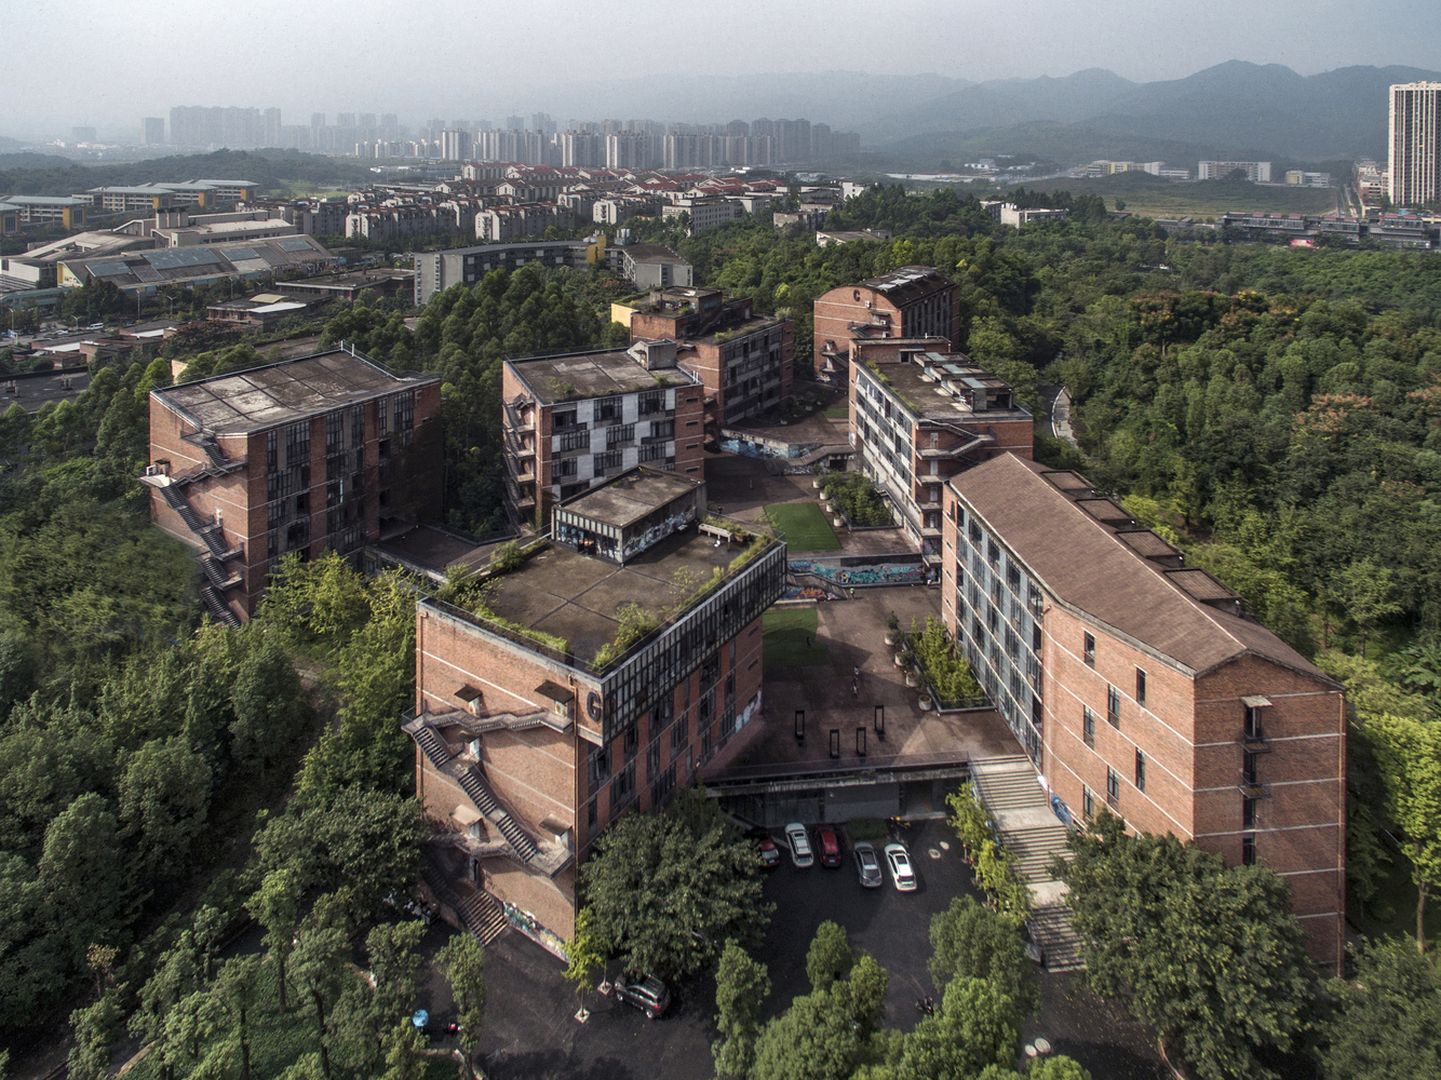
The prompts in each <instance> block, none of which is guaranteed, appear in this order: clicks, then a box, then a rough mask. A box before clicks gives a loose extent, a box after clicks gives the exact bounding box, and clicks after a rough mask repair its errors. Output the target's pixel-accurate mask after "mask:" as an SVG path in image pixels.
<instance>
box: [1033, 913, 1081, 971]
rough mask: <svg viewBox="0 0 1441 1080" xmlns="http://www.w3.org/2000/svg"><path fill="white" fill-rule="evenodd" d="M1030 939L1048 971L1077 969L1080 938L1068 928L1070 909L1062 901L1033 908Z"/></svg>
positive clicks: (1078, 969) (1069, 925)
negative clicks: (1037, 947)
mask: <svg viewBox="0 0 1441 1080" xmlns="http://www.w3.org/2000/svg"><path fill="white" fill-rule="evenodd" d="M1027 926H1028V927H1029V928H1030V931H1031V940H1032V941H1034V942H1035V943H1036V944H1037V945H1038V946H1040V949H1041V952H1042V954H1043V955H1044V961H1045V965H1046V970H1047V971H1080V970H1082V969H1084V968H1085V966H1086V964H1085V961H1084V960H1083V959H1082V958H1081V938H1080V935H1079V934H1077V933H1076V931H1075V930H1074V929H1072V927H1071V910H1070V908H1068V907H1066V906H1065V905H1064V904H1056V905H1052V906H1048V907H1041V908H1036V909H1035V910H1034V911H1032V912H1031V918H1030V920H1029V921H1028V922H1027Z"/></svg>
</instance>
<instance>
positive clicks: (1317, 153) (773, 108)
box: [545, 60, 1441, 168]
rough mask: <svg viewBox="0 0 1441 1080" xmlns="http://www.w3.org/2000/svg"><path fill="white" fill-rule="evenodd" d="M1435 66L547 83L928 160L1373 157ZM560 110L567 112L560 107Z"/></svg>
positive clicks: (582, 99) (569, 106)
mask: <svg viewBox="0 0 1441 1080" xmlns="http://www.w3.org/2000/svg"><path fill="white" fill-rule="evenodd" d="M1416 79H1441V72H1435V71H1426V70H1423V69H1421V68H1412V67H1345V68H1337V69H1336V70H1334V71H1327V72H1323V73H1321V74H1319V75H1298V74H1296V72H1294V71H1292V70H1291V69H1290V68H1288V67H1283V66H1282V65H1280V64H1252V63H1248V62H1245V61H1241V60H1231V61H1228V62H1226V63H1224V64H1218V65H1216V66H1215V67H1210V68H1207V69H1205V70H1204V71H1198V72H1196V73H1195V74H1193V75H1188V76H1186V77H1185V78H1182V79H1170V80H1163V81H1159V82H1148V83H1137V82H1132V81H1131V80H1129V79H1125V78H1122V77H1121V76H1120V75H1117V74H1115V73H1114V72H1112V71H1105V70H1102V69H1100V68H1087V69H1086V70H1084V71H1077V72H1076V73H1075V74H1073V75H1067V76H1064V77H1062V78H1052V77H1050V76H1045V77H1042V78H1039V79H995V80H990V81H987V82H971V81H968V80H966V79H963V78H957V77H954V76H950V75H940V74H902V75H892V74H874V73H871V74H868V73H863V72H853V71H827V72H818V73H807V74H795V73H791V74H770V75H734V76H719V75H687V76H686V77H684V78H680V77H670V76H662V77H654V76H648V77H645V78H635V79H618V80H607V81H604V82H591V83H585V84H572V85H562V84H558V85H556V86H554V87H552V88H551V91H550V93H549V94H548V95H547V100H546V105H545V107H546V108H549V109H550V110H551V111H552V112H554V113H556V114H558V115H566V116H570V115H575V116H592V115H594V114H595V113H596V111H597V109H601V110H604V111H605V113H606V115H609V116H621V117H634V116H652V117H656V118H658V119H665V120H671V121H681V122H697V123H716V122H718V121H724V120H726V119H728V118H732V117H734V118H738V119H743V120H753V119H755V118H757V117H761V116H768V117H771V118H773V119H774V118H777V117H797V116H803V117H807V118H808V119H810V120H812V121H823V122H825V123H828V124H830V125H831V126H832V127H835V128H837V129H841V130H857V131H859V132H860V133H861V137H862V140H863V142H864V144H865V147H866V149H867V150H873V151H877V152H878V153H879V154H880V155H881V156H882V157H885V158H889V159H897V160H900V159H904V160H911V161H915V162H916V163H918V164H919V163H923V162H929V163H930V164H935V163H936V162H937V161H938V160H939V159H943V158H955V157H957V155H974V154H981V153H992V154H995V153H1029V154H1036V155H1040V156H1044V157H1048V158H1053V159H1056V160H1060V161H1063V162H1074V161H1079V160H1089V159H1091V158H1099V157H1113V158H1132V159H1137V158H1138V159H1142V160H1154V159H1156V158H1162V159H1167V160H1171V161H1173V162H1175V163H1177V164H1180V163H1184V162H1187V161H1190V167H1191V168H1195V162H1194V161H1193V160H1192V159H1193V158H1197V157H1203V156H1204V157H1210V156H1213V155H1216V156H1224V157H1230V156H1236V157H1243V158H1247V159H1249V158H1261V159H1276V160H1283V161H1284V160H1290V161H1314V162H1322V161H1333V160H1338V159H1343V158H1355V157H1380V156H1382V155H1384V153H1385V149H1386V146H1385V143H1386V88H1387V87H1388V86H1389V85H1390V84H1391V83H1396V82H1411V81H1413V80H1416ZM567 110H571V111H567Z"/></svg>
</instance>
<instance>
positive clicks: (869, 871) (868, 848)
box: [851, 840, 886, 889]
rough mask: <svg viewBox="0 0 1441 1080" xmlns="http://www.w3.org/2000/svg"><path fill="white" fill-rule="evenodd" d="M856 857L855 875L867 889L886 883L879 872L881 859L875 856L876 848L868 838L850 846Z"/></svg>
mask: <svg viewBox="0 0 1441 1080" xmlns="http://www.w3.org/2000/svg"><path fill="white" fill-rule="evenodd" d="M851 852H852V853H853V854H854V855H855V857H856V877H858V878H859V879H860V882H861V884H862V885H863V886H864V887H865V888H867V889H879V888H880V887H881V886H882V885H884V884H885V883H886V877H885V875H884V874H882V873H881V860H880V859H878V858H876V848H875V845H874V844H872V843H871V842H870V841H869V840H862V841H860V842H859V843H857V844H856V845H855V847H853V848H851Z"/></svg>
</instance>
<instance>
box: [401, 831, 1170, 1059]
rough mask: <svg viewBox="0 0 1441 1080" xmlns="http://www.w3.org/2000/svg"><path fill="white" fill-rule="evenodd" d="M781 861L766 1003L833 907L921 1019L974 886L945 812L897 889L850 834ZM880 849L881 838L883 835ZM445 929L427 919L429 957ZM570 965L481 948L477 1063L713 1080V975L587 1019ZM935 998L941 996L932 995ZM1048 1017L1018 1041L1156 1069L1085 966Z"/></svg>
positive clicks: (433, 987)
mask: <svg viewBox="0 0 1441 1080" xmlns="http://www.w3.org/2000/svg"><path fill="white" fill-rule="evenodd" d="M777 839H778V841H779V842H780V844H781V847H782V862H781V865H780V866H779V867H778V868H777V869H775V870H774V871H771V872H770V873H768V874H767V877H766V881H765V895H766V898H767V899H768V900H770V901H771V902H772V903H774V904H775V906H776V911H775V914H774V916H773V918H772V921H771V924H770V928H769V930H768V931H767V933H766V936H765V941H764V944H763V945H762V947H761V949H760V952H759V958H760V959H761V960H762V961H763V962H764V963H765V964H766V966H767V968H768V969H769V971H770V976H771V980H772V983H773V986H774V989H773V992H772V994H771V998H770V1001H769V1002H768V1003H767V1006H766V1010H765V1015H766V1016H767V1017H769V1016H773V1015H775V1014H776V1013H779V1012H781V1011H782V1010H784V1009H785V1007H786V1006H787V1005H789V1003H790V1001H791V999H792V998H793V997H795V996H796V995H797V994H804V993H806V992H808V991H809V989H810V986H809V983H808V982H807V979H806V971H805V957H806V950H807V949H808V948H809V946H810V942H811V938H812V936H813V935H814V933H815V927H816V925H817V924H818V923H819V922H821V921H822V920H824V919H832V920H834V921H835V922H837V923H839V924H840V925H841V926H843V927H845V929H846V932H847V934H848V935H849V938H850V942H851V946H852V947H853V948H855V949H857V950H862V949H863V950H865V951H866V952H869V953H871V955H873V956H874V957H875V958H876V959H877V960H878V961H879V962H880V963H881V965H882V966H883V967H884V968H885V969H886V970H887V971H888V972H890V976H891V981H890V988H889V992H888V994H887V997H886V1009H885V1024H886V1025H887V1026H889V1027H895V1028H898V1029H901V1030H907V1031H908V1030H910V1029H911V1028H912V1027H914V1026H915V1024H916V1022H917V1020H919V1019H920V1014H919V1012H918V1011H917V1010H916V1006H915V1003H916V999H917V998H919V997H921V996H923V995H925V994H932V995H935V994H936V989H935V988H934V987H933V986H932V985H931V981H930V975H929V973H928V972H927V970H926V963H927V961H928V960H929V959H930V953H931V949H930V939H929V928H930V920H931V916H932V915H934V914H935V913H936V912H938V911H942V910H944V909H945V907H946V906H947V905H948V904H949V903H950V902H951V898H952V897H955V896H960V895H966V894H969V895H977V893H976V892H975V887H974V885H973V883H972V881H971V875H970V871H969V869H968V868H967V866H966V864H965V862H964V860H963V859H962V858H961V855H960V851H959V848H958V847H957V845H956V843H955V839H954V836H953V835H952V834H951V833H950V830H949V829H948V828H947V827H946V825H945V823H944V822H943V821H917V822H915V823H914V824H913V826H912V828H911V829H910V830H909V831H907V832H906V833H905V834H904V843H905V844H906V847H907V848H908V849H909V851H910V853H911V860H912V863H913V864H914V867H915V870H916V874H917V878H918V888H917V889H916V891H915V892H910V893H901V892H897V891H896V889H895V887H894V885H893V884H892V882H891V879H890V875H889V873H888V872H887V874H886V879H885V883H884V885H883V886H882V887H881V888H877V889H866V888H862V887H861V885H860V883H859V881H858V880H857V875H856V870H855V862H854V860H853V858H852V856H851V850H850V843H849V840H848V839H846V838H844V837H843V861H842V865H841V867H840V869H828V868H824V867H822V866H820V864H819V862H817V863H816V864H815V865H814V866H811V867H809V868H807V869H797V868H796V867H794V866H793V865H792V864H791V860H790V857H789V853H788V851H787V850H786V849H785V847H784V841H783V839H782V838H781V837H780V835H779V831H777ZM874 843H875V845H876V848H877V852H878V853H879V850H880V848H881V847H882V846H883V845H884V843H885V841H884V839H878V840H876V841H874ZM449 933H450V931H449V929H448V928H446V927H443V926H436V927H433V928H432V929H431V932H430V934H429V935H428V936H427V939H426V943H425V952H426V954H427V955H428V956H431V955H433V954H434V951H435V950H436V949H438V948H439V947H440V945H441V944H443V943H444V941H445V939H446V937H447V936H448V935H449ZM561 970H562V968H561V964H560V962H559V961H558V960H556V959H555V958H554V957H552V956H551V955H550V954H549V953H547V952H545V951H544V950H542V949H541V948H540V947H539V946H537V945H534V944H532V943H531V942H530V941H528V940H526V939H525V938H523V937H521V936H520V935H519V934H518V933H515V932H514V931H512V932H510V933H507V934H504V935H503V936H501V937H500V938H499V939H498V940H497V941H495V942H494V943H493V944H491V945H490V946H488V947H487V949H486V986H487V995H486V996H487V1005H486V1019H485V1032H484V1035H483V1036H482V1054H481V1063H482V1064H483V1066H484V1068H485V1070H486V1075H487V1076H490V1077H492V1078H494V1080H507V1078H515V1080H519V1078H527V1080H530V1078H544V1080H628V1078H634V1080H655V1078H658V1077H665V1078H666V1080H671V1078H674V1080H692V1078H693V1080H706V1078H708V1077H710V1076H711V1075H712V1068H711V1056H710V1043H711V1040H712V1039H714V1038H715V1037H716V1036H715V1031H714V1028H713V1013H714V1008H715V984H714V980H713V979H712V978H711V977H710V976H703V977H701V978H698V979H697V980H695V981H694V982H693V983H691V984H688V985H686V986H682V987H676V988H672V989H673V990H674V992H675V1001H674V1004H673V1006H672V1008H671V1010H670V1011H669V1012H668V1013H667V1014H666V1016H665V1018H664V1019H662V1020H658V1021H650V1020H647V1019H646V1018H645V1017H644V1016H643V1015H642V1014H641V1013H640V1012H639V1011H637V1010H636V1009H633V1008H630V1007H628V1006H625V1005H621V1004H619V1003H617V1002H615V1001H612V1000H610V999H607V998H602V997H600V996H599V995H598V994H596V993H593V992H592V993H589V994H587V997H586V1004H587V1005H588V1006H589V1007H590V1009H591V1017H590V1020H589V1022H588V1023H586V1024H579V1023H577V1022H576V1021H575V1019H574V1018H573V1014H574V1012H575V1010H576V1008H577V1006H578V1004H579V999H578V998H577V997H576V995H575V991H574V990H573V989H572V988H571V987H570V985H569V984H567V983H566V982H565V980H564V979H563V978H562V977H561ZM937 996H938V995H937ZM1041 1000H1042V1005H1041V1011H1040V1015H1039V1016H1038V1017H1036V1018H1035V1019H1033V1020H1032V1021H1031V1022H1030V1023H1028V1024H1027V1025H1026V1027H1025V1029H1024V1030H1023V1032H1022V1036H1023V1039H1025V1040H1031V1039H1034V1038H1035V1037H1036V1036H1037V1035H1045V1036H1046V1037H1047V1039H1049V1040H1050V1041H1051V1043H1052V1044H1053V1045H1054V1046H1055V1048H1056V1051H1057V1052H1058V1053H1065V1054H1070V1055H1071V1056H1073V1057H1075V1058H1076V1059H1077V1060H1078V1061H1080V1062H1081V1063H1082V1064H1083V1065H1085V1066H1086V1068H1088V1069H1089V1070H1090V1071H1091V1074H1092V1076H1094V1077H1095V1078H1096V1080H1160V1078H1161V1077H1163V1076H1164V1075H1165V1072H1164V1071H1163V1070H1162V1069H1161V1068H1160V1066H1159V1063H1158V1062H1157V1061H1156V1057H1155V1053H1154V1050H1153V1049H1152V1047H1151V1044H1150V1042H1149V1040H1148V1039H1147V1037H1146V1034H1145V1032H1144V1031H1142V1030H1140V1029H1139V1028H1138V1027H1136V1025H1135V1024H1133V1023H1131V1022H1130V1021H1129V1020H1128V1019H1126V1018H1125V1017H1124V1016H1123V1015H1122V1014H1121V1013H1119V1012H1118V1011H1117V1010H1115V1009H1114V1008H1112V1007H1110V1006H1107V1005H1105V1004H1104V1003H1102V1002H1100V1001H1099V1000H1098V999H1096V998H1095V996H1094V995H1092V994H1091V993H1090V992H1089V991H1087V990H1086V989H1085V986H1084V982H1083V978H1082V977H1081V976H1079V975H1044V976H1042V979H1041ZM420 1004H421V1005H422V1006H423V1007H425V1008H428V1009H430V1010H431V1013H432V1015H433V1016H434V1017H435V1019H436V1020H437V1021H442V1022H443V1021H444V1020H445V1019H448V1018H449V1016H450V1015H452V1012H453V1010H452V1007H451V1002H450V994H449V989H448V988H447V987H446V985H445V981H444V980H443V979H442V978H440V977H439V976H438V975H435V974H434V970H433V968H431V969H430V971H429V978H428V979H427V983H426V987H425V993H424V1000H423V1001H422V1002H421V1003H420Z"/></svg>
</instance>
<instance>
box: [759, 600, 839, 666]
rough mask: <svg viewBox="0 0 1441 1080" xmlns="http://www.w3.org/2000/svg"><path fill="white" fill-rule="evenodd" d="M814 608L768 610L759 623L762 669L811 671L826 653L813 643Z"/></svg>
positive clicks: (824, 660)
mask: <svg viewBox="0 0 1441 1080" xmlns="http://www.w3.org/2000/svg"><path fill="white" fill-rule="evenodd" d="M817 622H818V619H817V616H816V609H815V608H814V607H785V608H771V609H770V610H769V611H767V612H766V613H765V617H764V620H763V621H762V623H761V654H762V657H763V659H764V660H765V663H766V666H767V667H770V666H771V665H778V666H780V667H814V666H816V665H817V664H824V663H825V662H826V661H827V660H828V659H829V657H830V652H829V651H828V650H827V649H826V647H825V645H824V644H823V643H822V642H819V641H817V640H816V624H817Z"/></svg>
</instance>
